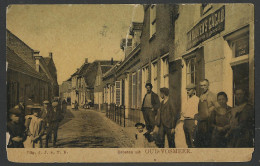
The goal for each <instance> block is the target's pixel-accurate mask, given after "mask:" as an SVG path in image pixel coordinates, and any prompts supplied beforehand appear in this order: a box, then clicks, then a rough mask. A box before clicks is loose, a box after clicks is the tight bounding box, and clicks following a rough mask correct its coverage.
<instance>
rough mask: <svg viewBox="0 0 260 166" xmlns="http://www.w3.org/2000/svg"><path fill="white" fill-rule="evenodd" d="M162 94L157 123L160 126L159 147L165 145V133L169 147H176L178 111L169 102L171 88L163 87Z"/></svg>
mask: <svg viewBox="0 0 260 166" xmlns="http://www.w3.org/2000/svg"><path fill="white" fill-rule="evenodd" d="M160 95H161V98H162V102H161V106H160V109H159V111H158V115H157V118H156V122H157V125H158V127H159V131H158V137H159V140H158V144H157V145H158V147H159V148H164V145H165V134H166V135H167V139H168V144H169V148H175V142H174V128H175V126H176V121H177V111H176V109H175V108H173V107H172V104H170V103H169V101H168V98H169V89H168V88H161V89H160Z"/></svg>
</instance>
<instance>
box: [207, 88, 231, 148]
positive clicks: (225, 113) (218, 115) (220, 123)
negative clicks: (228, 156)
mask: <svg viewBox="0 0 260 166" xmlns="http://www.w3.org/2000/svg"><path fill="white" fill-rule="evenodd" d="M227 101H228V97H227V94H226V93H225V92H219V93H218V94H217V104H216V108H215V110H214V111H213V112H212V113H211V117H210V122H211V126H212V128H213V132H212V138H211V147H214V148H220V147H222V148H223V147H226V146H227V139H226V137H225V135H226V133H227V131H228V130H229V128H230V125H229V122H230V117H231V107H230V106H228V105H227Z"/></svg>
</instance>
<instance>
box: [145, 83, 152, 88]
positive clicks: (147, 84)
mask: <svg viewBox="0 0 260 166" xmlns="http://www.w3.org/2000/svg"><path fill="white" fill-rule="evenodd" d="M147 86H150V87H151V88H153V85H152V84H151V83H149V82H148V83H146V84H145V87H147Z"/></svg>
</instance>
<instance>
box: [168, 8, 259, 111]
mask: <svg viewBox="0 0 260 166" xmlns="http://www.w3.org/2000/svg"><path fill="white" fill-rule="evenodd" d="M237 16H239V17H237ZM172 44H173V45H174V50H171V51H170V54H172V55H173V56H171V58H170V62H175V61H181V66H182V70H181V101H182V105H184V104H185V103H186V101H187V94H186V85H187V84H189V83H194V84H195V85H196V86H197V95H198V96H199V95H200V88H199V81H201V80H203V79H208V80H209V83H210V90H211V91H212V92H214V93H215V94H217V93H218V92H220V91H224V92H226V93H227V95H228V98H229V100H228V104H229V105H230V106H234V105H235V99H234V89H235V88H237V87H242V88H244V89H245V90H246V92H247V94H248V98H249V101H250V103H252V104H253V102H254V7H253V5H250V4H225V5H223V4H194V5H179V6H178V18H177V19H176V20H175V40H174V43H172ZM170 70H171V68H170ZM170 84H171V82H170Z"/></svg>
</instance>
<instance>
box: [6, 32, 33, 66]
mask: <svg viewBox="0 0 260 166" xmlns="http://www.w3.org/2000/svg"><path fill="white" fill-rule="evenodd" d="M6 45H7V46H8V47H9V49H10V50H13V51H14V52H15V53H16V54H17V55H19V57H20V58H21V59H23V60H24V61H25V62H26V63H27V64H28V65H30V66H31V67H34V66H35V60H34V59H33V52H34V50H33V49H32V48H31V47H29V46H28V45H27V44H26V43H25V42H24V41H22V40H21V39H20V38H18V37H17V36H16V35H14V34H13V33H12V32H11V31H10V30H8V29H6ZM21 48H22V49H21Z"/></svg>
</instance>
